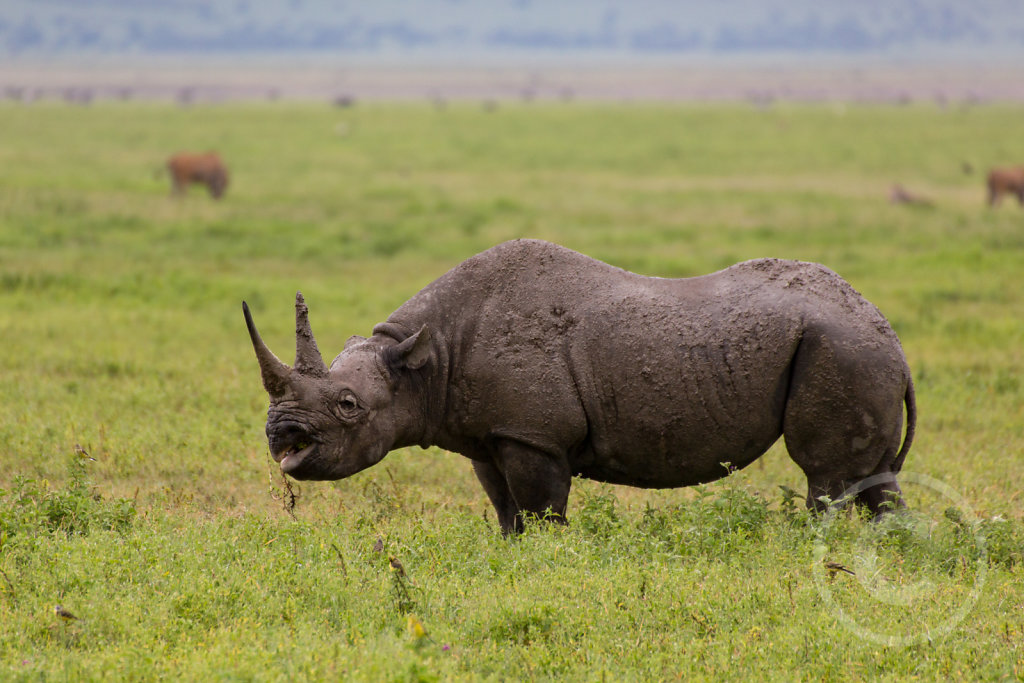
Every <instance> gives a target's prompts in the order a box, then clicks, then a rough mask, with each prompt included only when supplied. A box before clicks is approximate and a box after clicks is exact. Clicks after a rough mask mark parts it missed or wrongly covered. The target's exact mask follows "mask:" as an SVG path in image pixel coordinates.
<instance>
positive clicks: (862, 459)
mask: <svg viewBox="0 0 1024 683" xmlns="http://www.w3.org/2000/svg"><path fill="white" fill-rule="evenodd" d="M381 276H382V277H385V275H384V274H382V275H381ZM242 309H243V311H244V314H245V322H246V325H247V327H248V329H249V336H250V339H251V340H252V344H253V348H254V349H255V351H256V357H257V359H258V361H259V365H260V372H261V375H262V379H263V386H264V388H265V389H266V390H267V392H268V393H269V395H270V409H269V411H268V413H267V425H266V431H267V438H268V441H269V445H270V452H271V455H272V456H273V458H274V460H275V461H277V462H278V463H280V467H281V470H282V471H283V472H284V473H286V474H289V475H291V476H292V477H295V478H296V479H320V480H323V479H343V478H345V477H349V476H351V475H353V474H355V473H356V472H359V471H360V470H363V469H366V468H367V467H370V466H371V465H374V464H375V463H377V462H379V461H380V460H381V459H382V458H383V457H384V456H385V455H386V454H387V453H388V451H391V450H393V449H395V448H401V447H405V446H411V445H419V446H421V447H423V448H426V447H428V446H431V445H437V446H440V447H441V448H444V449H447V450H449V451H455V452H457V453H461V454H463V455H465V456H466V457H468V458H469V459H471V460H472V462H473V468H474V470H475V473H476V476H477V478H478V479H479V480H480V483H481V484H482V485H483V487H484V489H485V490H486V491H487V494H488V496H489V497H490V499H491V502H492V503H493V504H494V507H495V509H496V510H497V513H498V520H499V523H500V524H501V528H502V530H503V531H504V532H505V533H509V532H513V531H519V530H521V529H522V528H523V516H524V514H527V513H533V514H537V515H543V514H544V513H545V512H546V511H547V512H548V513H549V514H550V515H551V517H552V518H553V519H555V520H558V521H564V517H565V510H566V501H567V498H568V495H569V487H570V483H571V479H572V477H573V476H580V477H586V478H589V479H595V480H597V481H603V482H609V483H613V484H627V485H630V486H639V487H644V488H670V487H677V486H687V485H691V484H697V483H700V482H706V481H711V480H714V479H718V478H720V477H723V476H725V475H726V474H727V473H728V471H729V469H735V468H741V467H745V466H746V465H748V464H750V463H751V462H753V461H754V460H755V459H757V458H758V457H759V456H760V455H761V454H763V453H764V452H765V451H766V450H767V449H768V447H769V446H771V445H772V444H773V443H774V442H775V441H776V440H777V439H778V438H779V436H780V435H781V436H784V437H785V442H786V447H787V449H788V451H789V454H790V457H792V459H793V460H794V461H795V462H796V463H797V465H799V466H800V468H801V469H802V470H803V471H804V473H805V474H806V476H807V481H808V493H807V505H808V506H809V507H812V508H816V509H823V508H824V507H825V506H826V503H827V500H828V499H831V500H832V501H837V500H839V499H840V498H841V497H842V496H843V494H844V492H847V491H851V487H854V488H853V490H852V491H851V493H852V494H855V498H854V499H855V501H856V502H858V503H860V504H863V505H865V506H867V508H868V509H869V510H870V512H871V513H874V514H877V513H880V512H883V511H885V510H886V509H887V508H888V507H889V506H890V504H892V505H902V504H903V503H902V500H901V498H900V488H899V486H898V484H897V482H896V474H897V473H898V472H899V471H900V468H901V466H902V464H903V461H904V458H905V457H906V455H907V451H908V450H909V448H910V443H911V440H912V438H913V434H914V425H915V422H916V408H915V401H914V388H913V382H912V381H911V376H910V369H909V368H908V366H907V361H906V358H905V357H904V355H903V350H902V348H901V347H900V343H899V340H898V339H897V338H896V334H895V333H894V332H893V330H892V328H891V327H890V326H889V323H888V322H887V321H886V319H885V317H883V316H882V314H881V313H880V312H879V310H878V309H877V308H875V306H873V305H872V304H871V303H869V302H868V301H867V300H865V299H864V297H862V296H861V295H860V294H858V293H857V292H856V291H855V290H854V289H853V287H851V286H850V285H849V284H848V283H847V282H846V281H845V280H843V279H842V278H840V277H839V276H838V275H836V274H835V273H834V272H832V271H831V270H829V269H827V268H825V267H824V266H821V265H818V264H815V263H803V262H798V261H781V260H777V259H759V260H754V261H746V262H743V263H739V264H737V265H734V266H731V267H729V268H726V269H725V270H722V271H719V272H717V273H712V274H710V275H704V276H701V277H693V278H683V279H666V278H658V277H645V276H642V275H636V274H634V273H630V272H627V271H624V270H621V269H619V268H615V267H613V266H610V265H608V264H605V263H602V262H600V261H596V260H594V259H591V258H589V257H587V256H584V255H582V254H579V253H576V252H574V251H570V250H569V249H566V248H564V247H560V246H558V245H556V244H551V243H548V242H542V241H539V240H515V241H512V242H506V243H504V244H500V245H498V246H496V247H493V248H491V249H489V250H487V251H485V252H483V253H480V254H477V255H476V256H473V257H472V258H470V259H468V260H466V261H464V262H463V263H461V264H460V265H458V266H456V267H455V268H453V269H452V270H450V271H449V272H448V273H446V274H444V275H442V276H441V277H440V278H438V279H437V280H435V281H434V282H432V283H431V284H429V285H427V286H426V287H424V288H423V289H422V290H421V291H420V292H419V293H418V294H416V295H415V296H413V297H412V298H411V299H409V300H408V301H407V302H406V303H404V304H403V305H402V306H401V307H399V308H398V310H396V311H395V312H394V313H392V314H391V316H390V317H388V319H387V320H386V321H385V322H383V323H380V324H378V325H377V326H376V327H374V328H373V336H371V337H370V338H369V339H366V338H363V337H358V336H357V337H352V338H350V339H349V340H348V341H347V342H346V343H345V347H344V350H343V351H342V352H341V353H340V354H339V355H338V356H337V357H336V358H335V359H334V361H333V362H332V363H331V365H330V367H328V366H327V365H325V364H324V361H323V360H322V358H321V356H320V351H319V349H318V347H317V344H316V340H315V339H314V337H313V332H312V329H311V328H310V325H309V312H308V309H307V307H306V303H305V301H304V300H303V297H302V294H301V293H299V294H297V295H296V297H295V326H296V353H295V364H294V366H292V367H289V366H288V365H286V364H284V363H283V362H281V361H280V360H278V358H277V357H276V356H275V355H274V354H273V353H272V352H271V351H270V350H269V349H268V348H267V346H266V345H265V344H264V342H263V340H262V339H261V338H260V335H259V333H258V332H257V331H256V327H255V324H254V323H253V320H252V316H251V314H250V312H249V307H248V306H247V305H246V304H245V303H244V302H243V304H242ZM904 406H906V410H907V423H906V424H907V429H906V436H905V438H902V445H901V436H902V435H903V407H904ZM825 496H827V497H828V498H827V499H826V498H824V497H825Z"/></svg>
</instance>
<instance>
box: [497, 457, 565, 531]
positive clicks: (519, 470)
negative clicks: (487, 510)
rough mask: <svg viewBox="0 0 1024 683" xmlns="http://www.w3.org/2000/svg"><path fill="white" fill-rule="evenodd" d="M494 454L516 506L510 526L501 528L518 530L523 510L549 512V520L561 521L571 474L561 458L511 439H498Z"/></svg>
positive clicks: (562, 520)
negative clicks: (510, 527)
mask: <svg viewBox="0 0 1024 683" xmlns="http://www.w3.org/2000/svg"><path fill="white" fill-rule="evenodd" d="M495 455H496V458H495V460H496V462H495V466H496V468H497V469H498V471H499V472H500V473H501V474H502V476H503V477H504V479H505V483H506V486H507V488H508V491H509V493H510V494H511V496H512V500H513V502H514V504H515V509H516V515H515V517H514V520H513V526H512V529H508V528H507V527H506V526H505V525H504V524H502V530H503V531H505V532H506V533H508V531H510V530H513V531H516V532H520V531H522V530H523V514H524V513H530V514H534V515H537V516H538V517H544V516H545V515H550V517H549V518H550V519H552V521H556V522H559V523H561V524H565V508H566V505H567V504H568V502H569V487H570V485H571V484H572V473H571V472H570V470H569V463H568V460H567V459H566V458H565V457H557V456H553V455H551V454H549V453H545V452H543V451H540V450H538V449H536V448H534V447H532V446H528V445H526V444H524V443H521V442H519V441H513V440H511V439H502V440H501V441H499V442H498V443H497V444H496V449H495ZM492 500H494V498H493V497H492ZM500 514H501V513H500V512H499V517H500Z"/></svg>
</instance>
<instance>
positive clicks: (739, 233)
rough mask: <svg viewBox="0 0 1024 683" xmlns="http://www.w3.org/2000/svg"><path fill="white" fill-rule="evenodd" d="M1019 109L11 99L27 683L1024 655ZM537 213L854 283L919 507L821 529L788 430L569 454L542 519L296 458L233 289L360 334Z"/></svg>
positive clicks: (655, 672)
mask: <svg viewBox="0 0 1024 683" xmlns="http://www.w3.org/2000/svg"><path fill="white" fill-rule="evenodd" d="M1022 114H1024V111H1022V110H1021V108H1019V107H1010V106H986V107H972V108H957V107H950V108H949V109H947V110H941V109H939V108H935V107H928V106H905V107H882V106H844V107H835V106H830V105H801V106H797V105H778V106H776V107H774V108H772V109H770V110H767V111H759V110H755V109H752V108H749V107H744V106H738V105H729V106H726V105H614V104H586V103H573V104H558V105H555V104H533V105H506V106H502V107H500V108H499V109H498V110H497V111H493V112H487V111H484V110H483V109H482V108H481V107H480V106H478V105H472V104H456V105H450V106H449V107H447V108H446V109H444V110H435V109H433V108H431V107H429V106H427V105H414V104H407V105H385V104H368V105H363V104H360V105H359V106H356V107H354V108H350V109H337V108H331V107H328V106H326V105H316V104H296V103H283V102H282V103H274V104H259V105H254V104H231V105H217V106H197V107H192V108H179V107H174V106H169V105H158V104H151V105H146V104H97V105H93V106H91V107H68V106H65V105H60V104H54V103H51V104H47V103H43V104H37V105H32V106H20V105H11V104H5V105H2V106H0V465H2V472H3V474H0V572H2V573H0V679H4V680H29V679H31V680H40V679H42V680H48V679H55V680H65V679H72V680H91V679H97V680H99V679H108V680H153V679H158V678H174V679H178V678H183V679H191V680H283V679H289V680H291V679H300V680H301V679H309V680H343V679H344V680H366V681H377V680H398V681H402V680H451V679H469V680H545V679H554V678H558V679H565V680H581V681H596V680H661V679H675V678H683V679H690V678H717V679H725V678H729V679H732V678H737V679H739V678H744V679H759V678H760V679H771V680H792V679H807V680H819V679H824V680H868V679H871V680H874V679H879V678H881V679H889V680H906V679H908V678H919V679H924V680H935V679H943V680H947V679H953V680H960V679H983V680H1024V569H1022V565H1024V558H1022V546H1024V520H1022V499H1021V481H1022V475H1024V382H1022V377H1021V372H1022V368H1024V209H1022V208H1021V207H1019V206H1017V205H1016V203H1010V202H1007V203H1006V204H1005V205H1004V206H1002V207H1000V208H999V209H996V210H991V209H988V208H986V207H985V206H984V189H983V175H984V171H985V169H987V167H988V166H990V165H993V164H997V163H1011V162H1014V163H1022V162H1024V140H1022V139H1020V138H1019V136H1017V137H1015V136H1014V135H1013V131H1016V130H1018V129H1019V127H1020V120H1021V116H1022ZM207 148H212V149H217V150H219V151H220V152H221V154H222V156H223V157H224V158H225V160H226V161H227V162H228V163H229V165H230V166H231V168H232V173H233V175H232V185H231V187H230V188H229V190H228V194H227V197H226V199H225V200H224V201H223V202H220V203H215V202H212V201H210V200H209V198H208V197H206V196H205V193H203V192H201V191H200V189H199V188H195V189H193V190H192V192H191V193H190V195H189V196H188V197H186V198H185V199H184V200H180V201H176V200H173V199H171V198H170V197H169V196H168V185H169V184H168V182H167V179H166V178H165V177H162V176H158V175H156V171H157V170H158V169H159V168H160V167H161V166H162V163H163V160H164V159H165V158H166V157H167V156H168V155H169V154H170V153H172V152H174V151H176V150H179V149H207ZM965 161H966V162H969V163H971V164H972V165H973V166H974V168H975V169H976V170H975V172H974V174H971V175H968V174H965V173H964V172H963V170H962V168H961V165H962V163H963V162H965ZM895 182H900V183H903V184H904V185H905V186H906V187H907V188H908V189H910V190H911V191H913V192H917V193H920V194H923V195H926V196H928V197H929V198H930V199H931V200H932V201H933V204H932V205H931V206H897V205H891V204H889V203H888V201H887V195H888V190H889V186H890V185H891V184H892V183H895ZM516 237H538V238H544V239H548V240H552V241H555V242H559V243H561V244H563V245H565V246H568V247H570V248H573V249H576V250H579V251H582V252H584V253H586V254H589V255H591V256H594V257H596V258H600V259H602V260H605V261H608V262H610V263H612V264H615V265H617V266H621V267H623V268H627V269H630V270H634V271H637V272H641V273H645V274H649V275H659V276H668V277H682V276H690V275H697V274H702V273H707V272H711V271H713V270H717V269H720V268H722V267H725V266H727V265H730V264H731V263H734V262H736V261H739V260H744V259H749V258H755V257H763V256H776V257H784V258H797V259H804V260H811V261H818V262H822V263H824V264H826V265H827V266H829V267H830V268H832V269H834V270H836V271H837V272H839V273H840V274H841V275H843V276H844V277H845V278H846V279H848V280H849V281H850V282H851V283H852V284H853V285H854V287H856V288H857V289H858V290H859V291H861V292H862V293H863V294H865V295H866V296H867V297H868V299H870V300H871V301H872V302H874V303H875V304H877V305H878V306H879V307H880V308H881V310H882V311H883V312H884V313H885V314H886V315H887V316H888V318H889V319H890V321H891V322H892V324H893V326H894V328H895V329H896V331H897V333H898V334H899V335H900V338H901V340H902V342H903V345H904V348H905V350H906V354H907V357H908V359H909V361H910V365H911V368H912V370H913V373H914V376H915V380H916V383H917V397H918V407H919V413H920V419H919V423H918V434H917V438H916V439H915V442H914V446H913V448H912V450H911V452H910V455H909V457H908V459H907V461H906V464H905V466H904V472H905V475H904V490H905V492H906V494H907V499H908V502H909V504H910V506H911V507H912V509H913V510H914V511H915V512H914V514H912V515H907V516H905V517H898V518H894V519H892V520H891V521H890V522H888V523H884V524H871V523H867V522H865V521H863V520H861V519H859V518H857V517H856V516H854V517H844V516H840V517H838V518H835V519H833V518H825V519H815V518H810V517H809V516H808V515H807V514H806V513H805V512H804V511H803V509H802V503H801V499H802V496H803V492H804V489H805V484H804V481H803V477H802V474H801V473H800V471H799V470H798V469H797V467H796V466H795V465H794V464H793V463H792V462H790V461H789V459H788V457H787V456H786V454H785V450H784V448H782V446H781V445H779V444H777V445H776V446H775V447H774V448H773V449H772V450H771V451H770V452H769V453H768V455H767V456H765V457H764V458H762V459H761V460H759V461H758V462H757V463H755V464H754V465H752V466H751V467H749V468H748V469H746V470H744V471H742V472H740V473H738V474H735V475H733V476H732V477H730V478H728V479H726V480H724V481H721V482H717V483H715V484H711V485H708V486H705V487H698V488H691V489H680V490H671V491H640V490H635V489H628V488H620V487H610V486H604V485H600V484H596V483H594V482H587V481H576V482H575V483H574V489H573V494H572V497H571V499H570V508H569V519H570V526H569V527H567V528H563V527H553V526H549V525H545V524H543V523H538V524H534V525H531V526H530V527H529V528H528V530H527V532H526V533H525V534H524V535H523V537H521V538H519V539H516V540H507V539H503V538H502V537H501V535H500V533H499V531H498V528H497V523H496V520H495V515H494V513H493V510H491V509H490V504H489V503H488V501H487V499H486V496H485V495H484V493H483V491H482V489H481V488H480V486H479V485H478V484H477V482H476V480H475V477H474V476H473V474H472V472H471V469H470V466H469V462H468V461H467V460H465V459H464V458H462V457H461V456H458V455H455V454H451V453H444V452H440V451H433V450H432V451H427V452H424V451H422V450H420V449H407V450H402V451H398V452H395V453H392V454H391V455H390V456H389V457H388V458H387V459H386V460H384V462H382V463H381V464H380V465H378V466H377V467H376V468H374V469H371V470H368V471H366V472H363V473H361V474H359V475H357V476H355V477H353V478H351V479H349V480H346V481H341V482H333V483H305V484H302V485H301V486H299V485H291V486H289V485H288V484H286V483H285V482H283V481H282V479H281V477H280V475H279V474H277V473H276V468H275V467H274V466H273V463H272V461H271V460H270V459H269V456H268V453H267V447H266V442H265V438H264V436H263V421H264V418H265V410H266V405H267V397H266V394H265V393H264V391H263V388H262V386H261V384H260V379H259V373H258V368H257V365H256V362H255V359H254V357H253V353H252V348H251V346H250V343H249V339H248V337H247V334H246V331H245V326H244V322H243V319H242V313H241V305H240V304H241V301H242V300H243V299H245V300H247V301H248V302H249V305H250V306H251V307H252V309H253V312H254V315H255V317H256V320H257V323H258V324H259V326H260V330H261V332H262V333H263V336H264V338H265V339H266V340H267V342H268V344H269V345H270V346H271V348H272V349H275V350H276V351H277V353H278V354H279V355H281V356H282V357H284V358H286V359H287V358H290V351H289V349H291V348H293V344H294V341H293V329H294V328H293V317H292V316H293V312H292V303H293V297H294V294H295V291H296V290H300V289H301V290H302V292H303V293H304V295H305V297H306V300H307V302H308V303H309V305H310V309H311V318H312V321H313V327H314V329H315V330H316V331H317V337H318V341H319V343H320V347H321V349H322V350H323V352H324V355H325V356H326V357H328V358H330V357H333V355H334V354H335V353H337V352H338V351H339V350H340V349H341V346H342V344H343V343H344V340H345V339H347V338H348V336H350V335H351V334H368V333H369V330H370V328H371V327H372V326H373V324H374V323H376V322H379V321H381V320H383V319H384V318H386V317H387V315H388V314H389V313H390V312H391V311H392V310H393V309H394V308H396V307H397V306H398V305H399V304H401V303H402V302H403V301H405V300H406V299H407V298H408V297H410V296H411V295H412V294H414V293H415V292H416V291H417V290H418V289H419V288H420V287H422V286H423V285H425V284H426V283H428V282H430V281H431V280H433V279H434V278H435V277H437V276H439V275H441V274H442V273H443V272H444V271H446V270H447V269H448V268H450V267H451V266H453V265H455V264H456V263H458V262H459V261H461V260H463V259H464V258H466V257H468V256H470V255H472V254H474V253H477V252H479V251H482V250H484V249H486V248H488V247H490V246H492V245H494V244H495V243H497V242H500V241H502V240H506V239H511V238H516ZM75 444H80V445H81V446H82V447H83V448H84V449H85V450H86V451H88V453H89V454H90V456H91V457H92V458H94V460H89V459H85V458H83V457H82V456H79V455H76V453H75ZM780 487H782V488H780ZM786 487H788V488H786ZM788 489H792V490H795V491H796V492H797V494H796V497H795V498H794V494H792V493H791V492H788ZM293 495H297V497H295V498H293V497H292V496H293ZM292 504H294V507H293V508H292V507H291V505H292ZM378 541H380V543H379V544H378ZM375 545H376V546H377V549H375ZM390 557H394V558H396V560H397V561H398V562H400V563H401V565H402V567H404V573H400V572H398V571H397V570H395V569H394V568H392V566H391V564H390V563H389V558H390ZM825 561H834V562H840V563H841V564H843V565H845V566H847V567H849V568H851V569H853V570H854V571H855V573H856V576H850V575H849V574H846V573H842V572H840V573H838V574H837V575H835V576H830V575H829V572H828V571H826V569H825V568H824V564H823V563H824V562H825ZM56 604H60V605H63V606H64V607H65V608H67V609H69V610H71V611H72V612H73V613H75V614H76V615H78V616H79V617H80V618H79V619H78V620H72V621H64V620H61V619H58V618H57V616H55V614H54V605H56ZM424 633H425V634H424Z"/></svg>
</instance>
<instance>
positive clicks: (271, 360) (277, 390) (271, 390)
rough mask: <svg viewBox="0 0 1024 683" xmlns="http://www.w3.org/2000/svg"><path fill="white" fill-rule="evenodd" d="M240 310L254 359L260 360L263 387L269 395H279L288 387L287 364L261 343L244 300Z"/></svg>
mask: <svg viewBox="0 0 1024 683" xmlns="http://www.w3.org/2000/svg"><path fill="white" fill-rule="evenodd" d="M242 312H243V313H244V314H245V326H246V327H248V328H249V338H250V339H252V348H253V349H254V350H255V351H256V360H258V361H259V362H260V374H261V375H262V376H263V388H264V389H266V390H267V393H268V394H270V395H271V396H281V395H283V394H284V393H285V390H286V389H287V388H288V372H289V369H288V366H287V365H285V364H284V363H282V362H281V361H280V360H279V359H278V357H277V356H275V355H274V354H273V352H272V351H271V350H270V349H268V348H267V345H266V344H264V343H263V339H262V338H261V337H260V333H259V332H257V331H256V325H255V323H253V321H252V314H251V313H249V305H248V304H247V303H245V302H244V301H243V302H242Z"/></svg>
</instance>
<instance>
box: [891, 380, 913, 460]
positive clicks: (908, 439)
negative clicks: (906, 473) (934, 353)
mask: <svg viewBox="0 0 1024 683" xmlns="http://www.w3.org/2000/svg"><path fill="white" fill-rule="evenodd" d="M903 402H904V403H905V404H906V406H907V433H906V436H904V437H903V445H902V446H900V452H899V453H897V454H896V459H895V460H894V461H893V463H892V471H893V472H894V473H895V472H899V471H900V470H902V469H903V461H904V460H905V459H906V458H907V453H908V452H909V451H910V444H911V443H913V441H914V429H915V428H916V427H917V400H916V399H915V397H914V380H913V378H912V377H911V376H910V372H909V371H908V372H907V391H906V393H905V394H903Z"/></svg>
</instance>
